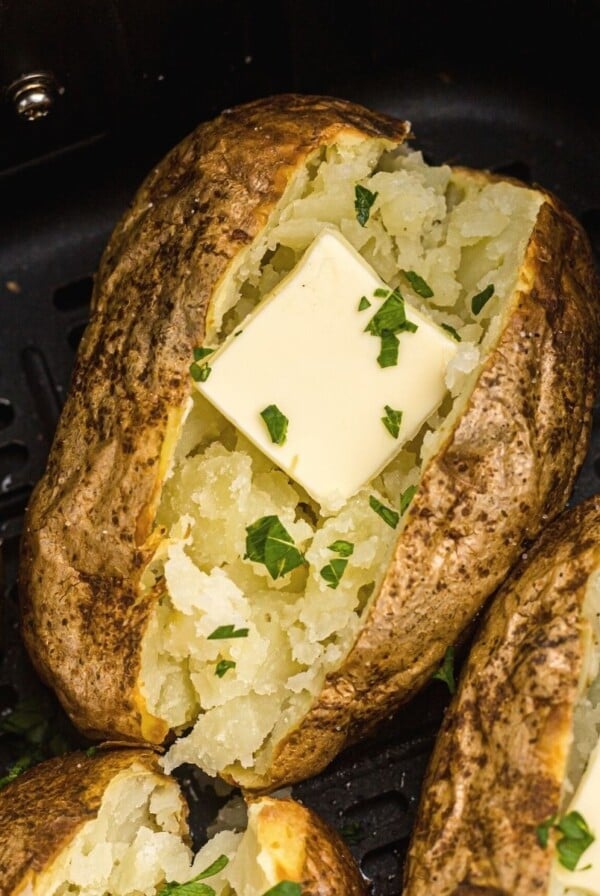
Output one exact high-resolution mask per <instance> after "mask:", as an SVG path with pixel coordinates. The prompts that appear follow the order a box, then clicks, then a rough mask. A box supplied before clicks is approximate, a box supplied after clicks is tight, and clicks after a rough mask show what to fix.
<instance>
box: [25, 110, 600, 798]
mask: <svg viewBox="0 0 600 896" xmlns="http://www.w3.org/2000/svg"><path fill="white" fill-rule="evenodd" d="M410 137H411V134H410V126H409V124H408V123H407V122H405V121H400V120H396V119H394V118H391V117H389V116H386V115H383V114H379V113H377V112H374V111H370V110H367V109H365V108H363V107H361V106H357V105H355V104H353V103H350V102H347V101H344V100H339V99H333V98H328V97H313V96H297V95H280V96H275V97H270V98H266V99H261V100H257V101H254V102H251V103H249V104H246V105H242V106H240V107H238V108H234V109H229V110H226V111H225V112H223V114H221V115H220V116H219V117H217V118H216V119H215V120H213V121H209V122H206V123H204V124H201V125H200V126H199V127H198V128H197V130H196V131H194V132H193V133H192V134H191V135H190V136H189V137H187V138H186V139H184V140H183V142H182V143H181V144H180V145H179V146H177V147H175V148H174V149H173V151H172V152H170V153H169V154H168V155H167V157H166V158H165V159H164V160H163V161H162V162H160V164H159V165H157V167H156V168H155V169H154V170H153V171H152V172H151V173H150V174H149V176H148V178H147V180H146V181H145V183H144V184H143V185H142V186H141V188H140V190H139V192H138V193H137V195H136V197H135V199H134V201H133V203H132V205H131V207H130V209H129V210H128V211H127V213H126V214H125V215H124V217H123V219H122V220H121V221H120V223H119V224H118V226H117V227H116V229H115V231H114V233H113V235H112V237H111V239H110V242H109V244H108V246H107V248H106V251H105V252H104V255H103V258H102V261H101V264H100V267H99V271H98V275H97V277H96V281H95V288H94V295H93V306H92V315H91V321H90V323H89V326H88V328H87V330H86V332H85V334H84V337H83V340H82V342H81V345H80V348H79V352H78V356H77V359H76V364H75V369H74V373H73V379H72V384H71V388H70V392H69V395H68V398H67V401H66V404H65V407H64V410H63V413H62V416H61V419H60V422H59V425H58V429H57V432H56V436H55V440H54V444H53V446H52V450H51V453H50V457H49V460H48V465H47V470H46V472H45V474H44V476H43V477H42V479H41V481H40V482H39V484H38V485H37V487H36V489H35V491H34V494H33V496H32V498H31V501H30V504H29V507H28V510H27V515H26V521H25V530H24V535H23V541H22V559H21V568H20V593H21V598H22V619H23V636H24V640H25V643H26V645H27V647H28V649H29V652H30V654H31V657H32V659H33V661H34V663H35V665H36V667H37V669H38V671H39V672H40V674H41V676H42V677H43V678H44V680H45V681H47V682H48V683H49V684H50V685H51V686H52V687H53V688H54V690H55V691H56V693H57V695H58V696H59V698H60V700H61V702H62V704H63V706H64V707H65V709H66V710H67V712H68V713H69V715H70V717H71V718H72V719H73V721H74V722H75V723H76V724H77V725H78V726H79V728H80V729H81V730H82V731H84V732H85V733H87V734H88V735H91V736H108V737H110V738H113V739H114V738H121V739H130V740H132V741H140V740H142V741H146V742H151V743H156V744H159V743H167V744H168V743H171V742H172V740H173V737H174V735H175V736H177V740H176V741H175V743H174V744H173V745H172V746H171V749H170V750H169V752H168V754H167V757H166V760H165V764H164V767H165V769H167V770H170V769H172V768H174V767H176V766H178V765H179V764H180V763H183V762H194V763H196V764H197V765H199V766H201V767H202V768H203V769H204V771H206V772H207V773H208V774H211V775H216V774H218V775H221V776H222V777H224V778H225V779H226V780H228V781H230V782H232V783H237V784H239V785H241V786H242V787H244V788H246V789H247V790H255V791H259V790H268V789H269V788H273V787H275V786H278V785H281V784H284V783H290V782H293V781H298V780H301V779H303V778H306V777H308V776H310V775H312V774H315V773H317V772H319V771H320V770H321V769H323V768H324V767H325V766H326V765H327V763H328V762H330V760H331V759H332V758H333V757H334V756H336V754H337V753H338V752H339V751H340V750H341V749H342V748H343V747H344V746H345V745H347V744H348V743H349V742H351V741H353V740H355V739H356V738H358V737H362V736H364V735H365V734H366V733H367V732H368V731H369V730H371V729H372V728H373V726H374V725H375V724H376V723H377V722H378V721H380V720H381V719H383V718H384V717H385V716H387V715H388V714H389V713H390V712H391V711H393V710H394V709H395V708H396V707H398V705H399V704H401V703H402V702H403V701H405V700H407V699H408V698H410V697H411V696H412V695H413V694H414V693H415V692H416V691H417V690H418V689H419V688H420V687H421V686H422V685H423V684H424V683H425V682H427V681H428V679H429V678H430V676H431V675H432V673H433V672H434V671H435V670H436V669H437V667H438V665H439V663H440V660H441V658H442V657H443V655H444V652H445V650H446V649H447V647H448V646H449V645H450V644H454V643H455V642H456V640H457V638H459V636H460V634H461V632H463V631H464V630H465V627H466V626H467V625H468V624H469V623H470V621H471V620H472V619H473V618H474V616H475V615H476V614H477V612H478V610H479V609H480V607H481V606H482V604H483V603H484V601H485V600H486V599H487V598H488V597H489V596H490V594H491V593H492V592H493V591H494V590H495V589H496V588H497V586H498V585H499V584H500V582H501V581H502V580H503V579H504V577H505V576H506V574H507V573H508V571H509V569H510V568H511V567H512V565H513V564H514V563H515V561H516V560H517V558H518V556H519V554H520V553H521V551H522V550H523V546H524V545H526V544H527V543H529V541H530V540H531V539H533V538H534V537H535V536H536V535H537V533H538V532H539V530H540V529H541V528H542V527H543V526H544V525H546V524H547V522H548V520H550V519H551V518H552V517H554V516H555V515H556V514H557V513H558V512H559V511H561V510H562V509H563V508H564V506H565V505H566V502H567V500H568V498H569V495H570V493H571V490H572V486H573V483H574V479H575V477H576V475H577V472H578V470H579V467H580V465H581V462H582V459H583V457H584V455H585V452H586V449H587V445H588V439H589V431H590V416H591V408H592V404H593V401H594V397H595V395H596V391H597V384H598V370H599V353H600V305H599V301H598V299H599V287H598V277H597V272H596V270H595V267H594V262H593V257H592V254H591V251H590V247H589V244H588V241H587V239H586V236H585V233H584V231H583V230H582V228H581V227H580V225H579V224H578V222H577V221H576V220H575V219H574V218H573V217H572V215H571V214H569V212H568V211H567V210H565V208H564V207H563V206H562V205H561V203H560V202H559V201H558V199H557V198H556V197H554V196H552V195H550V194H549V193H547V192H545V191H544V190H542V189H537V188H535V189H534V188H530V187H528V186H526V185H524V184H521V183H518V182H516V181H512V180H507V179H502V178H498V177H494V176H492V175H491V174H489V173H487V172H483V171H473V170H467V169H463V168H456V169H453V168H450V167H448V166H446V165H440V166H432V165H428V164H427V163H426V162H425V161H424V160H423V157H422V154H421V153H420V152H418V151H416V150H413V149H411V148H410V145H409V138H410ZM326 229H328V230H329V231H333V232H334V233H335V234H337V235H341V237H343V239H344V240H345V241H346V242H347V243H348V244H349V245H350V246H351V248H352V251H353V252H354V253H355V254H356V253H358V254H360V258H361V259H362V262H361V264H368V265H369V267H370V269H371V270H373V271H374V272H375V274H376V276H377V277H378V278H380V280H381V281H382V282H383V283H384V284H386V288H387V290H388V292H387V293H386V292H385V290H384V295H387V297H388V298H386V300H385V301H386V302H387V301H388V299H389V298H390V297H391V298H392V299H394V300H395V301H396V307H397V309H398V308H399V309H400V311H401V313H402V314H403V315H404V313H405V312H406V314H407V315H408V313H409V309H410V313H411V314H413V313H416V312H417V311H420V312H421V313H422V314H423V315H425V316H426V317H427V318H428V319H429V320H430V321H431V322H432V324H433V325H435V327H437V328H438V329H439V330H440V332H441V333H442V334H444V333H445V337H444V338H445V339H446V342H452V343H453V345H454V347H455V348H454V349H453V351H455V354H454V355H453V357H452V359H451V361H450V362H449V363H448V365H447V368H446V369H445V374H444V377H445V379H444V389H445V392H444V396H443V399H442V400H441V401H440V402H439V403H438V405H437V406H436V407H435V409H434V410H433V411H432V412H431V413H429V414H428V415H427V419H426V420H424V421H423V422H422V425H421V426H420V428H419V430H418V431H417V432H416V433H415V434H413V435H412V437H411V438H410V439H409V440H408V441H406V442H405V443H403V444H402V445H401V447H400V448H399V450H398V451H397V452H396V454H395V455H394V457H393V458H392V459H391V460H390V461H389V463H388V464H387V465H386V466H385V467H384V468H382V469H381V470H378V471H377V472H376V475H374V476H373V477H372V478H371V479H370V480H369V481H368V482H366V483H365V484H364V485H363V487H361V488H360V489H359V490H358V491H357V492H356V493H355V494H352V495H351V496H350V497H349V498H348V499H347V500H346V501H345V503H342V504H341V506H339V507H337V508H335V509H331V508H328V507H322V506H320V505H319V503H318V502H317V501H315V500H314V499H313V498H311V496H310V494H308V493H307V491H306V490H305V489H304V488H303V487H302V486H301V485H299V484H298V483H297V482H296V481H295V480H294V478H293V476H290V475H287V474H286V473H284V472H283V470H282V469H280V468H279V466H278V465H277V464H276V463H275V462H273V461H272V460H271V459H270V458H269V457H267V456H266V455H265V453H264V452H262V451H261V450H259V449H258V448H257V447H256V445H255V443H253V442H252V441H251V440H250V439H248V438H247V437H246V436H245V435H244V434H243V433H242V432H240V431H239V430H238V429H237V428H236V426H235V425H233V424H232V422H231V420H230V419H228V418H227V417H226V416H225V415H224V414H221V413H220V412H219V411H218V410H217V409H216V407H215V406H214V405H213V404H212V403H211V402H210V401H209V400H208V399H207V398H206V396H205V395H204V394H202V392H201V390H202V385H203V383H204V382H205V381H206V378H207V376H208V374H209V373H210V362H211V357H210V353H211V352H212V351H213V350H214V349H218V348H219V346H225V345H231V344H232V343H233V342H234V340H235V338H236V337H237V336H238V334H240V333H242V331H243V329H244V326H245V321H247V320H248V319H249V318H250V317H252V315H255V314H257V313H262V311H261V309H262V308H263V305H264V303H265V300H268V299H269V297H270V296H272V295H273V292H274V291H276V290H277V289H279V288H280V286H281V284H282V283H283V282H284V281H286V278H289V277H292V276H294V272H295V271H296V270H297V268H298V266H299V265H300V263H301V261H302V259H303V258H304V257H305V256H306V254H307V253H308V251H309V250H310V248H311V246H312V245H313V244H314V243H315V241H316V239H317V238H318V237H319V235H320V234H321V233H322V232H323V231H324V230H326ZM362 299H365V301H366V304H367V305H372V306H373V307H377V304H376V303H377V302H380V305H381V299H378V298H377V291H375V292H374V293H373V295H369V297H366V296H363V297H362V298H361V302H360V308H361V309H362V308H363V307H365V306H364V304H363V301H362ZM275 301H277V299H275ZM352 302H353V304H354V302H355V299H354V298H352ZM356 303H357V304H358V296H357V297H356ZM381 307H382V306H381ZM372 310H373V309H371V311H369V310H367V311H362V313H363V314H365V315H366V316H365V317H363V318H362V320H363V321H364V322H367V321H369V324H368V325H367V327H366V328H365V330H366V331H369V327H370V328H371V330H370V332H371V333H374V332H378V335H379V336H380V337H381V344H382V354H383V347H384V344H385V345H387V346H388V348H389V343H390V342H391V344H392V347H393V345H394V340H396V348H397V345H398V340H399V339H402V340H405V339H410V333H408V335H406V336H405V334H404V333H400V335H399V336H398V339H396V329H402V326H401V325H399V326H398V327H396V325H395V324H386V325H385V326H383V325H382V326H381V327H380V331H376V330H375V329H373V328H374V327H375V318H376V317H377V315H375V316H374V317H371V318H370V317H369V315H371V313H372ZM377 314H379V311H378V312H377ZM362 326H363V324H361V327H362ZM386 327H387V329H386ZM414 329H416V326H415V328H414ZM361 332H362V330H361ZM244 338H245V336H244V335H241V336H240V340H241V339H244ZM369 338H371V337H369ZM386 340H387V341H386ZM373 341H374V342H375V340H373ZM292 342H293V340H292ZM290 344H291V343H290ZM402 345H405V342H402ZM402 351H403V349H401V351H400V355H401V356H402ZM306 359H307V360H306V365H307V366H310V364H311V356H310V350H309V347H308V348H307V354H306ZM263 360H264V359H263V358H262V357H261V362H262V361H263ZM378 362H379V365H380V366H381V367H382V368H383V366H384V364H383V362H382V358H381V356H380V357H379V358H378ZM373 363H375V361H374V362H373ZM392 363H393V362H392ZM254 366H256V365H253V364H249V365H247V366H246V367H245V368H244V369H242V370H240V372H239V375H238V380H239V384H240V388H241V386H242V384H244V385H246V383H247V382H248V381H249V382H251V381H252V376H253V367H254ZM277 373H278V371H273V378H274V379H276V378H277ZM208 382H210V380H208ZM398 408H399V405H398V404H396V405H395V406H392V407H389V408H387V407H386V415H387V416H386V418H385V419H384V418H383V417H382V420H383V422H384V424H385V425H386V427H387V428H388V429H389V431H390V433H392V435H394V426H396V430H397V427H398V425H399V419H400V416H401V413H400V412H399V411H398ZM266 410H268V408H265V411H266ZM382 411H383V408H382V409H381V412H382ZM381 412H380V414H381ZM380 414H379V415H380ZM394 415H395V416H394ZM347 416H351V414H349V415H347ZM275 422H277V421H275ZM345 422H346V421H344V425H345ZM377 425H378V426H379V425H380V424H379V423H378V424H377ZM396 434H397V432H396ZM314 437H315V439H317V440H318V439H319V437H320V436H319V433H318V432H315V436H314ZM346 448H347V453H348V455H350V456H352V454H353V451H358V447H357V443H355V442H352V443H348V444H347V446H346ZM411 499H412V500H411ZM257 532H258V535H259V538H258V543H257V542H256V540H255V541H252V536H253V535H254V536H256V534H257ZM261 537H262V541H261ZM270 548H274V549H277V550H279V551H280V553H279V554H278V553H277V550H275V561H276V562H275V561H274V562H272V563H269V561H268V558H267V557H266V554H267V551H268V550H269V549H270ZM261 550H262V554H261ZM281 552H283V553H281ZM290 557H291V558H292V559H291V560H290ZM271 559H273V558H271ZM288 561H289V562H288ZM278 563H279V564H280V565H279V566H277V564H278ZM274 567H275V569H274Z"/></svg>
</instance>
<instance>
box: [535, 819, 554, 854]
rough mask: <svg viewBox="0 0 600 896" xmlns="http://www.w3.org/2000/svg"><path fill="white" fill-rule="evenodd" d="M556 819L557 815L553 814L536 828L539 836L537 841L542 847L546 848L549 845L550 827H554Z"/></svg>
mask: <svg viewBox="0 0 600 896" xmlns="http://www.w3.org/2000/svg"><path fill="white" fill-rule="evenodd" d="M555 821H556V815H551V816H550V818H547V819H546V821H543V822H542V823H541V824H538V826H537V827H536V829H535V836H536V837H537V842H538V843H539V844H540V846H541V847H543V848H544V849H546V847H547V846H548V837H549V836H550V828H553V827H554V823H555Z"/></svg>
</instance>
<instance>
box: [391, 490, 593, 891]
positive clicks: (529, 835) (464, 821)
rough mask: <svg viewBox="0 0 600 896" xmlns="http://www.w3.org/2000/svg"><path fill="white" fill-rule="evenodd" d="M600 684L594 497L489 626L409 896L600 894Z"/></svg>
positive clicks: (425, 826)
mask: <svg viewBox="0 0 600 896" xmlns="http://www.w3.org/2000/svg"><path fill="white" fill-rule="evenodd" d="M599 673H600V496H595V497H592V498H590V499H588V500H587V501H585V502H583V503H581V504H579V505H578V506H576V507H575V508H574V509H571V510H569V511H566V512H565V513H564V514H563V515H562V516H561V517H560V518H559V519H558V520H556V521H555V522H554V524H553V525H552V526H550V527H549V528H548V529H547V530H546V531H545V532H544V534H543V535H542V536H541V537H540V538H539V540H538V541H537V542H536V544H535V546H534V547H533V549H532V550H531V551H530V552H529V554H528V556H527V557H524V558H523V560H522V561H521V562H520V563H519V565H518V566H517V567H516V568H515V569H514V571H513V573H512V574H511V576H510V577H509V578H508V580H507V581H506V582H505V584H504V585H503V587H502V588H501V589H500V591H499V593H498V595H497V596H496V597H495V599H494V601H493V603H492V605H491V607H490V609H489V611H488V612H487V614H486V617H485V620H484V624H483V626H482V628H481V630H480V631H479V632H478V634H477V636H476V638H475V640H474V643H473V645H472V649H471V651H470V653H469V656H468V659H467V661H466V664H465V666H464V668H463V671H462V675H461V680H460V684H459V689H458V692H457V694H456V695H455V697H454V699H453V701H452V703H451V704H450V706H449V709H448V711H447V713H446V715H445V718H444V721H443V723H442V727H441V729H440V732H439V734H438V738H437V740H436V744H435V748H434V752H433V754H432V757H431V760H430V764H429V768H428V771H427V774H426V777H425V782H424V785H423V789H422V795H421V805H420V807H419V811H418V813H417V820H416V823H415V825H414V829H413V834H412V841H411V844H410V848H409V852H408V857H407V862H406V865H405V888H404V889H403V894H404V896H418V894H427V896H442V894H444V896H445V894H459V893H460V894H465V896H466V894H474V893H490V894H492V893H493V894H497V896H503V894H506V896H509V894H510V896H533V894H536V893H539V894H548V893H550V894H551V896H563V894H565V893H567V892H568V893H569V894H573V896H575V894H583V893H588V894H590V893H591V894H593V893H598V892H600V858H599V853H598V846H599V845H600V813H599V806H600V804H599V803H598V790H597V785H596V786H595V787H594V781H593V779H590V775H591V774H592V773H593V767H594V764H593V756H594V753H596V754H597V753H598V750H597V748H596V746H595V745H596V744H597V742H598V734H599V731H600V717H599V712H598V706H599V699H600V674H599ZM597 772H598V769H597V768H596V774H597ZM586 781H587V783H586ZM590 784H591V786H592V791H591V801H590ZM594 837H595V838H597V839H596V841H595V842H593V841H594ZM590 838H591V839H590ZM584 869H585V870H584Z"/></svg>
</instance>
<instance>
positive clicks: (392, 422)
mask: <svg viewBox="0 0 600 896" xmlns="http://www.w3.org/2000/svg"><path fill="white" fill-rule="evenodd" d="M384 411H385V417H382V418H381V422H382V423H383V425H384V426H385V428H386V429H387V431H388V432H389V434H390V435H391V436H393V438H394V439H397V438H398V436H399V435H400V424H401V423H402V411H395V410H394V408H391V407H390V406H389V404H386V405H385V407H384Z"/></svg>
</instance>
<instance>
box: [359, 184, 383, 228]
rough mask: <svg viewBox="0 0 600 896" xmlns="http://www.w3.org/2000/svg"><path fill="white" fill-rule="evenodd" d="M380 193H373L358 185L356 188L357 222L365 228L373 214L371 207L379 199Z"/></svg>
mask: <svg viewBox="0 0 600 896" xmlns="http://www.w3.org/2000/svg"><path fill="white" fill-rule="evenodd" d="M378 195H379V194H378V193H371V191H370V190H367V188H366V187H362V186H361V185H360V184H356V186H355V187H354V211H355V212H356V220H357V221H358V223H359V224H360V226H361V227H364V226H365V224H366V223H367V221H368V220H369V215H370V214H371V206H372V205H373V203H374V202H375V200H376V199H377V196H378Z"/></svg>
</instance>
